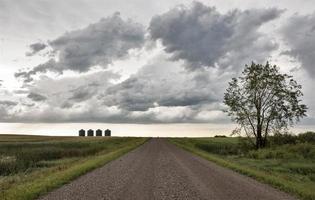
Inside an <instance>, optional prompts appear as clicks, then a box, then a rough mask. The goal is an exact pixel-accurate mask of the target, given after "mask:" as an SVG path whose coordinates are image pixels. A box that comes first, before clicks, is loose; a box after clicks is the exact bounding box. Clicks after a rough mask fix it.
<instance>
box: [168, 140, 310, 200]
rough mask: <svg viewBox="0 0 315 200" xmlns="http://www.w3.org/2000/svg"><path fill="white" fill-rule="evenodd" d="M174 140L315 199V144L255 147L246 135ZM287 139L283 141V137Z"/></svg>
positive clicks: (277, 186)
mask: <svg viewBox="0 0 315 200" xmlns="http://www.w3.org/2000/svg"><path fill="white" fill-rule="evenodd" d="M169 140H170V141H171V142H173V143H174V144H176V145H177V146H179V147H182V148H184V149H186V150H188V151H191V152H192V153H195V154H197V155H199V156H201V157H203V158H205V159H208V160H210V161H213V162H216V163H217V164H219V165H222V166H224V167H228V168H230V169H233V170H235V171H238V172H240V173H242V174H245V175H247V176H250V177H253V178H255V179H257V180H259V181H262V182H264V183H268V184H270V185H273V186H274V187H276V188H279V189H281V190H283V191H286V192H289V193H291V194H293V195H296V196H297V197H299V198H301V199H307V200H314V199H315V192H314V188H315V144H314V143H313V142H314V141H313V142H306V141H298V140H297V141H295V142H292V143H291V144H281V145H279V144H278V145H276V144H273V145H270V146H269V147H268V148H265V149H261V150H254V149H251V148H250V147H249V146H248V145H246V144H245V142H244V138H194V139H192V138H172V139H169ZM282 141H283V140H282Z"/></svg>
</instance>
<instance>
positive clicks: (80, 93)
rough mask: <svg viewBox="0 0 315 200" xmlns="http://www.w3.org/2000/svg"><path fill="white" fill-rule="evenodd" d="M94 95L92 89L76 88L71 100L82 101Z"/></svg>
mask: <svg viewBox="0 0 315 200" xmlns="http://www.w3.org/2000/svg"><path fill="white" fill-rule="evenodd" d="M92 96H93V94H91V92H90V91H86V90H82V89H81V88H79V89H77V90H75V92H74V93H73V95H72V96H71V97H70V98H69V100H72V101H76V102H80V101H84V100H86V99H89V98H91V97H92Z"/></svg>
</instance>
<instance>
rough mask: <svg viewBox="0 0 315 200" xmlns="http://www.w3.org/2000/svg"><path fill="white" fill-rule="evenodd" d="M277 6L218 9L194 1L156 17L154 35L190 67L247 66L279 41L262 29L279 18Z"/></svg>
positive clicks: (260, 59)
mask: <svg viewBox="0 0 315 200" xmlns="http://www.w3.org/2000/svg"><path fill="white" fill-rule="evenodd" d="M281 12H282V11H280V10H278V9H252V10H246V11H240V10H233V11H230V12H228V13H226V14H221V13H219V12H218V11H217V10H216V8H215V7H208V6H206V5H204V4H202V3H199V2H194V3H193V4H192V6H191V7H185V6H178V7H176V8H174V9H171V10H170V11H168V12H166V13H164V14H162V15H158V16H155V17H153V19H152V20H151V23H150V27H149V30H150V34H151V37H152V39H154V40H161V42H162V44H163V45H164V46H165V51H166V52H168V53H171V54H172V55H173V56H172V58H173V59H174V60H178V59H182V60H185V61H187V63H188V68H189V69H196V68H200V67H201V66H211V67H214V66H216V65H219V66H220V67H228V66H231V65H233V66H237V67H240V66H238V65H241V66H244V64H246V63H248V62H250V61H251V60H257V61H263V60H265V59H266V58H267V57H268V56H269V55H270V52H271V51H272V50H275V49H277V47H278V45H277V44H276V43H275V42H273V41H272V40H270V38H268V37H267V36H266V35H264V34H263V33H261V32H259V30H258V29H259V28H260V27H261V26H262V25H264V24H265V23H267V22H269V21H271V20H274V19H276V18H277V17H279V16H280V14H281Z"/></svg>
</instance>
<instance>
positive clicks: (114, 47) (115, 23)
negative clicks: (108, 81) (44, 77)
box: [15, 13, 144, 82]
mask: <svg viewBox="0 0 315 200" xmlns="http://www.w3.org/2000/svg"><path fill="white" fill-rule="evenodd" d="M48 43H49V46H50V47H51V48H52V49H53V52H54V53H55V54H56V55H57V57H58V61H55V60H54V59H50V60H49V61H48V62H46V63H43V64H40V65H38V66H36V67H34V68H33V69H32V70H30V71H20V72H18V73H16V74H15V76H16V77H23V78H24V79H25V81H26V82H30V81H32V75H34V74H36V73H39V72H47V71H53V72H59V73H61V72H63V71H64V70H71V71H76V72H86V71H88V70H90V69H91V67H94V66H102V67H103V68H106V67H107V65H108V64H111V63H112V61H113V60H117V59H124V58H126V57H127V56H128V51H129V50H130V49H134V48H139V47H141V46H142V45H143V43H144V28H143V26H142V25H140V24H138V23H135V22H133V21H131V20H126V21H125V20H123V19H122V18H121V17H120V15H119V14H118V13H115V14H114V15H112V16H111V17H107V18H103V19H101V20H100V21H99V22H97V23H95V24H91V25H89V26H87V27H86V28H83V29H80V30H76V31H71V32H68V33H65V34H64V35H62V36H60V37H59V38H57V39H55V40H52V41H49V42H48Z"/></svg>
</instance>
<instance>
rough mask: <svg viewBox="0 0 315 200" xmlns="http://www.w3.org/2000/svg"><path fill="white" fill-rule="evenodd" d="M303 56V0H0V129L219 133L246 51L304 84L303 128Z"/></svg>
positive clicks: (312, 71)
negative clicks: (226, 98)
mask: <svg viewBox="0 0 315 200" xmlns="http://www.w3.org/2000/svg"><path fill="white" fill-rule="evenodd" d="M314 55H315V2H314V1H313V0H279V1H272V0H265V1H252V0H225V1H219V0H218V1H214V0H212V1H188V0H186V1H177V0H176V1H168V0H161V1H148V0H133V1H123V0H107V1H101V0H67V1H63V0H55V1H49V0H28V1H18V0H0V122H1V125H0V128H2V131H1V133H3V132H4V131H11V132H12V131H13V132H21V131H25V130H28V131H29V132H32V131H33V132H36V131H37V132H39V131H41V133H43V134H44V132H45V131H47V130H49V127H51V126H56V127H57V125H56V124H59V125H58V127H59V129H62V130H63V129H67V130H68V132H69V130H70V129H73V128H74V127H75V126H80V125H78V124H75V123H80V124H84V125H81V126H84V127H85V126H87V125H86V124H87V123H93V124H95V126H97V127H102V126H103V125H102V124H103V123H106V125H107V126H111V127H113V128H114V127H116V129H117V127H119V128H120V129H119V130H120V131H121V132H125V133H126V132H128V131H131V132H132V130H133V133H136V132H137V131H139V130H140V129H141V130H142V132H141V131H140V132H141V133H144V132H150V133H152V134H153V135H159V134H158V132H159V131H160V132H161V131H163V132H167V130H168V129H169V130H172V134H174V135H176V134H177V133H176V132H185V130H186V132H185V134H186V135H198V131H199V133H201V132H202V133H203V134H201V135H204V134H207V133H208V132H209V131H210V130H215V131H217V132H220V131H221V132H224V131H225V132H229V131H230V129H227V128H226V127H232V126H233V125H232V123H231V121H230V120H229V118H228V117H227V116H226V114H225V113H223V112H222V110H223V109H224V108H225V107H224V105H223V104H222V98H223V94H224V92H225V89H226V87H227V83H228V81H229V80H230V79H231V78H232V77H236V76H238V75H239V74H240V72H241V71H242V70H243V68H244V65H245V64H249V63H250V62H251V61H255V62H258V63H265V62H266V61H270V62H271V63H272V64H276V65H278V66H279V67H280V69H281V71H282V72H285V73H289V74H291V75H293V76H294V78H295V79H296V80H297V81H298V82H299V83H300V84H301V85H302V86H303V92H304V98H303V102H304V103H305V104H307V105H308V107H309V110H308V113H307V114H308V116H307V117H306V118H305V119H303V120H302V121H301V123H300V125H301V126H302V125H304V126H305V127H309V126H310V125H313V124H315V103H314V101H313V99H314V98H315V94H314V92H313V88H314V85H315V80H314V78H315V66H314V63H315V56H314ZM47 123H54V125H47ZM43 124H44V125H43ZM172 125H173V126H172ZM219 126H221V129H220V128H219ZM43 127H44V128H43ZM60 127H61V128H60ZM65 127H67V128H65ZM139 127H140V128H139ZM161 127H163V128H161ZM171 127H173V128H171ZM174 127H178V129H177V130H176V128H174ZM137 128H138V129H137ZM114 129H115V128H114ZM153 129H154V130H153ZM305 129H307V128H305ZM56 130H58V128H56ZM117 130H118V129H117ZM188 130H189V131H188ZM37 132H36V133H37ZM65 132H66V131H65ZM65 132H64V133H65ZM196 132H197V133H196ZM50 133H51V132H50ZM51 134H53V133H51ZM126 134H127V133H126ZM140 135H141V134H140ZM142 135H143V134H142ZM199 135H200V134H199Z"/></svg>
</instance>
